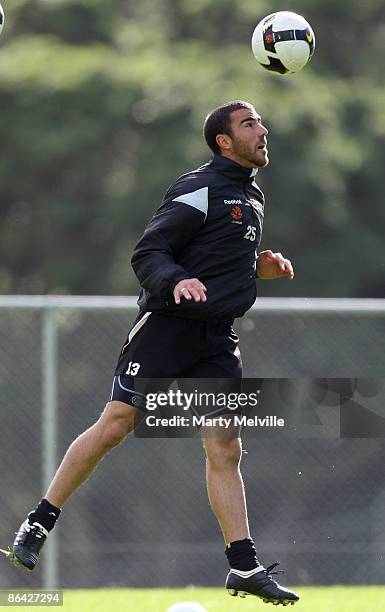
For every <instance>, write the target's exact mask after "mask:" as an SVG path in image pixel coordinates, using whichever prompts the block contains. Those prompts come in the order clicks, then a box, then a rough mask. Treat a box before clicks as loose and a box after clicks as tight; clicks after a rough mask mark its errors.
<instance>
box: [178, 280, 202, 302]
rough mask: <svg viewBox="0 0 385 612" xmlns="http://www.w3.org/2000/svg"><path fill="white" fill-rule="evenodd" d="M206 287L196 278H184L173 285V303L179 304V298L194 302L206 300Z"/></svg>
mask: <svg viewBox="0 0 385 612" xmlns="http://www.w3.org/2000/svg"><path fill="white" fill-rule="evenodd" d="M206 291H207V288H206V287H205V286H204V284H203V283H201V282H200V280H198V279H197V278H184V279H183V280H181V281H179V283H177V284H176V285H175V287H174V291H173V294H174V299H175V304H180V298H181V297H184V298H185V299H186V300H192V299H193V300H195V301H196V302H206V300H207V298H206V293H205V292H206Z"/></svg>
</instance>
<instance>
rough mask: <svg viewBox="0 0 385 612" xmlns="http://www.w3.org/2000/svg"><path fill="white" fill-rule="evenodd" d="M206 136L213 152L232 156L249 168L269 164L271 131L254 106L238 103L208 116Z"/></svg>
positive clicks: (229, 104) (223, 107) (205, 129)
mask: <svg viewBox="0 0 385 612" xmlns="http://www.w3.org/2000/svg"><path fill="white" fill-rule="evenodd" d="M203 133H204V136H205V139H206V142H207V144H208V146H209V147H210V149H211V150H212V152H213V153H216V154H218V155H223V156H225V157H229V158H230V159H232V160H233V161H236V162H237V163H238V164H241V166H245V167H246V168H256V167H260V168H262V167H264V166H267V164H268V163H269V158H268V154H267V148H266V144H267V138H266V137H267V134H268V131H267V129H266V128H265V127H264V126H263V125H262V123H261V117H260V116H259V115H258V113H257V111H256V110H255V108H254V106H253V105H252V104H249V102H243V101H242V100H236V101H234V102H228V103H227V104H223V105H222V106H219V107H218V108H215V109H214V110H213V111H211V113H209V115H207V117H206V119H205V122H204V126H203Z"/></svg>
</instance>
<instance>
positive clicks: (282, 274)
mask: <svg viewBox="0 0 385 612" xmlns="http://www.w3.org/2000/svg"><path fill="white" fill-rule="evenodd" d="M256 276H257V278H260V279H262V280H271V279H274V278H289V279H290V280H292V279H293V278H294V270H293V266H292V263H291V261H290V260H289V259H286V258H285V257H284V256H283V255H282V253H273V251H261V252H260V253H259V254H258V257H257V261H256Z"/></svg>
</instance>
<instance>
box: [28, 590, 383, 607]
mask: <svg viewBox="0 0 385 612" xmlns="http://www.w3.org/2000/svg"><path fill="white" fill-rule="evenodd" d="M297 590H298V592H299V594H300V595H301V601H300V602H298V603H297V604H295V606H288V607H287V608H284V607H283V606H279V607H278V606H277V607H276V606H272V605H271V604H268V605H267V604H264V603H263V602H262V601H261V600H259V599H257V598H255V597H246V598H245V599H239V598H238V597H237V598H235V597H234V598H233V597H230V596H229V595H228V594H227V593H226V591H224V589H206V588H205V589H203V588H202V589H201V588H191V589H100V590H97V589H95V590H68V591H67V590H66V591H64V607H63V608H62V609H63V610H65V611H66V612H67V611H68V612H72V611H73V612H75V611H76V612H110V611H111V610H112V611H113V612H126V611H127V612H166V611H167V608H168V607H169V606H170V605H172V604H173V603H176V602H177V601H196V602H199V603H201V604H202V605H203V606H205V607H206V608H207V611H208V612H250V611H251V610H254V611H258V610H261V611H262V612H263V611H264V612H268V611H269V610H271V612H273V610H290V611H291V610H293V612H294V611H295V612H383V611H384V609H385V605H384V601H383V600H384V599H385V587H375V586H374V587H373V586H370V587H340V586H333V587H299V588H298V589H297ZM33 609H34V610H37V609H39V610H47V607H45V608H43V607H40V606H39V607H38V608H36V607H34V608H33ZM51 609H52V608H51Z"/></svg>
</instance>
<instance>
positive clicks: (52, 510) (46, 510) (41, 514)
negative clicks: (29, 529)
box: [28, 497, 61, 531]
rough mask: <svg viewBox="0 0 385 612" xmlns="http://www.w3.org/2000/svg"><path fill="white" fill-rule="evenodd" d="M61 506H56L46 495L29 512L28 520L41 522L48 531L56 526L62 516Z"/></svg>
mask: <svg viewBox="0 0 385 612" xmlns="http://www.w3.org/2000/svg"><path fill="white" fill-rule="evenodd" d="M60 512H61V510H60V508H56V506H53V505H52V504H50V503H49V501H48V500H46V499H45V498H44V497H43V499H42V500H41V502H40V503H39V504H38V505H37V506H36V508H35V510H32V512H30V513H29V514H28V522H29V523H31V525H32V523H40V525H43V527H44V528H45V529H47V531H51V529H53V528H54V527H55V523H56V521H57V519H58V518H59V516H60Z"/></svg>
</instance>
